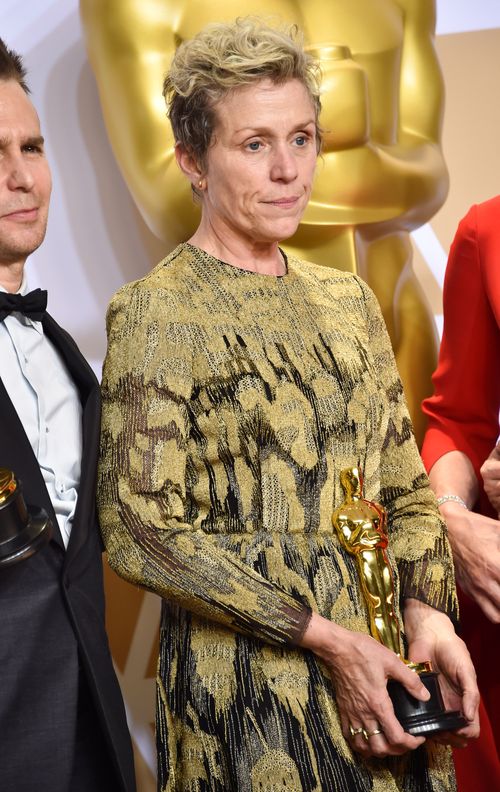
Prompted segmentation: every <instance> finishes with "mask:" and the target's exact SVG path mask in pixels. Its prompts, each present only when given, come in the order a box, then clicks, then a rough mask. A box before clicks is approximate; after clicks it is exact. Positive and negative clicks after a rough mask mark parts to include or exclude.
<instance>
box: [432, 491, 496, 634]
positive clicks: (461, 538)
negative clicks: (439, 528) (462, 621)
mask: <svg viewBox="0 0 500 792" xmlns="http://www.w3.org/2000/svg"><path fill="white" fill-rule="evenodd" d="M440 511H441V514H442V516H443V518H444V519H445V520H446V525H447V527H448V536H449V539H450V544H451V547H452V550H453V561H454V564H455V574H456V577H457V581H458V582H459V584H460V587H461V588H462V589H463V590H464V591H465V593H466V594H468V595H469V596H470V597H471V598H472V599H474V600H475V601H476V602H477V604H478V605H479V607H480V608H481V610H482V611H483V613H484V614H485V616H486V617H487V618H488V619H489V620H490V621H492V622H493V623H494V624H498V623H500V522H499V521H498V520H493V519H491V517H484V516H483V515H482V514H476V513H475V512H472V511H467V510H466V509H464V508H462V506H459V505H458V504H457V503H453V501H449V502H447V503H443V505H442V506H441V507H440Z"/></svg>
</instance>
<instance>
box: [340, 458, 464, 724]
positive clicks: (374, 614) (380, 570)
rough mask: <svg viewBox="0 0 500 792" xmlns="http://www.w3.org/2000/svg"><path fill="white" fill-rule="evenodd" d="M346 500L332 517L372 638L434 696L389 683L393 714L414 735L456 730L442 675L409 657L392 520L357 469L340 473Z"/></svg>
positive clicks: (457, 719) (457, 721)
mask: <svg viewBox="0 0 500 792" xmlns="http://www.w3.org/2000/svg"><path fill="white" fill-rule="evenodd" d="M340 481H341V484H342V487H343V489H344V492H345V501H344V503H343V504H342V506H340V507H339V508H338V509H336V510H335V511H334V513H333V515H332V523H333V526H334V528H335V530H336V532H337V535H338V537H339V539H340V542H341V544H342V546H343V547H344V549H345V550H347V552H348V553H349V554H350V555H353V556H354V557H355V559H356V563H357V567H358V575H359V582H360V586H361V592H362V594H363V599H364V601H365V603H366V606H367V609H368V616H369V622H370V632H371V634H372V636H373V638H376V640H377V641H379V642H380V643H382V644H383V645H384V646H386V647H387V648H388V649H392V651H393V652H395V653H396V654H397V655H398V656H399V657H400V658H401V659H402V660H403V661H404V662H405V663H406V664H407V665H408V666H409V667H410V668H411V669H413V671H415V672H416V673H417V674H419V676H420V678H421V680H422V682H423V683H424V685H425V686H426V688H427V689H428V691H429V693H430V694H431V697H430V699H429V701H424V702H422V701H417V699H415V698H413V696H410V695H409V694H408V693H407V691H406V690H405V688H404V687H403V686H402V685H401V684H400V683H399V682H395V681H394V680H389V683H388V686H387V687H388V692H389V695H390V697H391V699H392V703H393V705H394V711H395V713H396V716H397V718H398V719H399V721H400V722H401V724H402V726H403V728H404V729H405V730H406V731H407V732H410V734H414V735H419V734H423V735H425V736H429V735H431V734H435V733H436V732H440V731H453V730H455V729H459V728H461V727H462V726H465V725H466V723H467V721H466V720H465V718H464V717H463V716H462V715H461V713H460V712H452V711H446V710H445V709H444V703H443V699H442V696H441V691H440V689H439V682H438V679H437V677H438V674H437V673H436V672H434V671H432V667H431V664H430V663H429V662H424V663H411V662H409V661H408V660H405V659H404V652H403V648H402V643H401V634H400V626H399V620H398V618H397V615H396V613H395V610H394V575H393V571H392V567H391V563H390V560H389V556H388V554H387V547H388V543H389V539H388V533H387V516H386V512H385V509H384V508H383V506H381V505H380V504H379V503H374V502H372V501H368V500H365V499H364V498H363V477H362V474H361V471H360V470H359V469H358V468H355V467H353V468H347V469H346V470H343V471H342V473H341V474H340Z"/></svg>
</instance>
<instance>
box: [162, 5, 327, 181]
mask: <svg viewBox="0 0 500 792" xmlns="http://www.w3.org/2000/svg"><path fill="white" fill-rule="evenodd" d="M265 79H270V80H272V81H273V82H275V83H277V84H280V83H283V82H286V81H287V80H292V79H295V80H299V81H300V82H301V83H302V84H303V85H304V87H305V88H306V90H307V92H308V94H309V96H310V97H311V101H312V103H313V106H314V109H315V115H316V132H317V141H318V151H319V148H320V145H321V131H320V127H319V114H320V110H321V103H320V82H321V72H320V67H319V63H318V61H317V60H315V59H314V58H313V57H312V56H311V55H309V54H307V53H306V52H305V51H304V48H303V44H302V35H301V34H300V33H299V30H298V28H297V26H296V25H292V26H287V27H281V28H280V27H270V26H269V25H267V24H266V23H265V22H264V21H263V20H262V19H260V18H258V17H244V18H238V19H236V20H235V21H234V22H230V23H223V22H221V23H214V24H211V25H207V26H206V27H205V28H203V30H201V31H200V32H199V33H198V34H197V35H196V36H195V37H194V38H192V39H190V40H188V41H184V42H183V43H182V44H180V46H179V47H178V48H177V50H176V53H175V55H174V58H173V61H172V64H171V66H170V69H169V71H168V73H167V76H166V78H165V81H164V83H163V96H164V97H165V101H166V103H167V110H168V116H169V118H170V123H171V125H172V130H173V133H174V138H175V140H176V142H179V143H181V144H182V146H183V147H184V148H185V149H186V150H187V151H189V153H190V154H191V155H192V156H193V157H194V159H195V160H196V162H197V163H198V164H199V165H200V166H203V165H204V164H205V161H206V154H207V151H208V148H209V146H210V143H211V142H212V139H213V133H214V129H215V124H216V114H215V109H216V105H217V102H219V101H220V100H221V99H222V98H223V97H224V96H225V95H226V94H227V93H229V92H230V91H231V90H234V89H235V88H240V87H242V86H245V85H249V84H251V83H252V82H257V81H260V80H265Z"/></svg>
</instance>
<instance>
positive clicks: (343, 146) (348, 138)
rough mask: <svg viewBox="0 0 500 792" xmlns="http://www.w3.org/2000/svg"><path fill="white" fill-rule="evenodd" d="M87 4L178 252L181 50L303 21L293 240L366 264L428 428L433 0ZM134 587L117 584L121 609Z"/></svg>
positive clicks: (137, 172) (438, 103)
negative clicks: (175, 70)
mask: <svg viewBox="0 0 500 792" xmlns="http://www.w3.org/2000/svg"><path fill="white" fill-rule="evenodd" d="M80 9H81V16H82V23H83V28H84V32H85V36H86V43H87V50H88V54H89V59H90V62H91V64H92V67H93V70H94V73H95V77H96V80H97V85H98V89H99V94H100V99H101V105H102V110H103V115H104V119H105V123H106V126H107V131H108V134H109V138H110V140H111V144H112V147H113V150H114V153H115V156H116V159H117V161H118V164H119V166H120V168H121V171H122V173H123V176H124V178H125V181H126V182H127V185H128V187H129V189H130V192H131V194H132V196H133V198H134V200H135V202H136V204H137V206H138V208H139V210H140V212H141V214H142V216H143V218H144V219H145V221H146V223H147V224H148V226H149V227H150V229H151V230H152V231H153V232H154V234H155V235H156V236H157V237H159V238H160V239H162V240H163V241H164V244H165V251H164V252H165V254H166V253H168V252H169V251H170V250H171V249H172V248H173V247H174V246H175V245H176V244H177V243H179V242H180V241H183V240H185V239H186V238H188V237H189V236H190V235H191V234H192V233H193V231H194V230H195V228H196V226H197V225H198V209H197V207H196V206H195V204H194V203H193V201H192V197H191V191H190V189H189V186H188V184H187V181H186V180H185V179H183V177H182V176H181V174H180V171H179V170H178V168H177V165H176V162H175V157H174V141H173V138H172V133H171V130H170V126H169V122H168V119H167V117H166V111H165V105H164V101H163V97H162V83H163V77H164V74H165V72H166V70H167V68H168V65H169V62H170V59H171V57H172V54H173V52H174V50H175V48H176V46H177V45H178V44H179V43H180V42H181V41H183V40H184V39H187V38H190V37H192V36H193V35H194V34H195V33H196V32H197V31H198V30H199V29H201V28H202V27H203V26H204V25H205V24H207V23H209V22H214V21H224V20H230V19H234V18H235V17H236V16H239V15H241V14H242V13H245V14H258V15H263V16H265V17H266V18H267V19H268V20H269V21H270V22H271V23H272V21H273V18H274V20H275V21H284V22H295V23H297V24H298V26H299V27H300V29H301V30H302V31H303V32H304V36H305V41H306V44H307V46H308V47H309V48H310V50H311V51H312V52H314V53H315V54H317V55H318V56H319V58H320V60H321V66H322V71H323V84H322V105H323V111H322V115H321V119H320V121H321V125H322V128H323V130H324V147H323V152H322V156H321V158H320V161H319V164H318V168H317V175H316V181H315V186H314V189H313V193H312V199H311V202H310V205H309V207H308V209H307V211H306V213H305V215H304V218H303V220H302V223H301V225H300V227H299V229H298V232H297V233H296V235H295V236H294V237H293V238H292V239H291V240H288V242H287V243H286V245H285V248H288V250H290V251H293V252H294V253H295V254H297V255H299V256H300V257H302V258H304V259H307V260H310V261H313V262H316V263H319V264H323V265H325V266H327V267H337V268H340V269H343V270H350V271H352V272H357V273H359V274H360V275H361V276H362V277H363V278H364V279H365V280H366V281H367V282H368V283H369V285H370V286H371V287H372V289H373V290H374V292H375V294H376V295H377V297H378V300H379V302H380V304H381V306H382V311H383V314H384V318H385V321H386V323H387V327H388V330H389V333H390V336H391V340H392V344H393V347H394V350H395V353H396V358H397V362H398V366H399V370H400V373H401V375H402V379H403V383H404V386H405V391H406V395H407V398H408V401H409V405H410V411H411V413H412V417H413V420H414V424H415V428H416V433H417V436H418V437H421V436H422V433H423V426H422V419H421V417H420V402H421V400H422V398H423V397H424V396H426V395H427V394H428V393H429V392H430V377H431V373H432V371H433V370H434V367H435V363H436V348H437V337H436V332H435V328H434V321H433V317H432V314H431V312H430V309H429V307H428V305H427V302H426V299H425V296H424V295H423V293H422V290H421V288H420V286H419V284H418V282H417V279H416V277H415V274H414V272H413V269H412V262H411V244H410V238H409V233H410V231H412V230H413V229H415V228H417V227H418V226H420V225H422V224H424V223H426V222H427V221H428V220H429V219H430V218H431V217H432V216H433V215H434V213H435V212H436V211H437V210H438V209H439V207H440V206H441V205H442V203H443V202H444V200H445V197H446V194H447V190H448V176H447V170H446V166H445V163H444V160H443V155H442V151H441V147H440V134H441V122H442V112H443V81H442V76H441V72H440V69H439V65H438V62H437V58H436V53H435V50H434V40H433V36H434V27H435V3H434V0H348V2H347V0H248V2H246V3H245V4H243V5H242V4H241V2H239V0H211V2H208V0H106V2H102V0H81V1H80ZM116 585H118V584H116ZM123 586H124V587H125V584H123ZM125 588H126V587H125ZM124 596H126V595H125V592H124V590H123V589H122V590H121V591H120V594H119V597H118V595H117V594H116V591H114V590H113V588H112V587H111V588H110V589H109V591H108V601H109V603H110V606H111V609H112V611H113V613H114V614H116V615H118V613H119V612H121V613H123V611H124V605H123V599H122V598H123V597H124ZM118 599H119V604H117V600H118ZM125 610H126V608H125ZM111 626H113V625H112V624H111ZM111 639H112V643H113V634H112V635H111ZM113 650H114V652H115V657H116V656H117V653H116V650H115V646H113ZM138 683H139V680H138ZM125 697H126V698H127V690H125ZM151 719H153V713H151ZM146 785H147V784H146V781H143V782H142V783H140V785H139V786H140V789H141V792H142V790H145V789H146ZM149 788H151V789H153V785H152V783H151V786H150V787H149V786H148V789H149Z"/></svg>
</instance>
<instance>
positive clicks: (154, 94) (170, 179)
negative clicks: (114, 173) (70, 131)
mask: <svg viewBox="0 0 500 792" xmlns="http://www.w3.org/2000/svg"><path fill="white" fill-rule="evenodd" d="M179 7H180V3H179V2H178V0H170V2H168V3H166V2H158V0H141V1H140V2H137V0H106V2H105V3H103V2H102V0H81V2H80V13H81V18H82V26H83V30H84V33H85V40H86V45H87V50H88V56H89V60H90V62H91V65H92V68H93V70H94V74H95V76H96V79H97V84H98V89H99V94H100V99H101V107H102V111H103V115H104V121H105V124H106V128H107V131H108V135H109V139H110V141H111V145H112V148H113V152H114V154H115V157H116V160H117V162H118V165H119V167H120V169H121V171H122V174H123V176H124V179H125V181H126V183H127V186H128V188H129V190H130V192H131V194H132V196H133V198H134V200H135V202H136V204H137V206H138V207H139V209H140V210H141V212H142V214H143V216H144V219H145V221H146V223H147V224H148V225H149V227H150V228H151V230H152V231H153V232H154V233H155V234H156V235H157V236H159V237H161V238H164V237H165V230H166V226H167V223H166V218H169V223H168V226H169V227H171V228H173V229H175V232H176V235H177V237H178V238H176V239H173V240H172V243H173V244H174V243H176V242H177V241H179V240H180V239H184V238H186V237H187V236H189V235H190V233H192V231H193V230H194V228H195V225H196V223H195V216H196V214H195V212H194V211H193V212H192V213H190V214H189V215H186V213H184V214H183V213H182V212H181V211H180V207H182V206H185V200H184V201H183V200H181V195H180V192H181V191H184V192H185V198H186V199H187V200H188V201H189V200H190V197H189V196H190V191H189V185H188V184H187V182H186V181H185V180H184V179H182V178H181V176H180V174H179V172H178V168H177V163H176V161H175V156H174V150H173V143H174V141H173V136H172V131H171V128H170V123H169V121H168V118H167V115H166V110H165V103H164V100H163V97H162V84H163V78H164V75H165V72H166V70H167V67H168V64H169V62H170V59H171V57H172V55H173V53H174V50H175V44H176V42H175V18H176V15H177V14H178V13H179Z"/></svg>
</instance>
